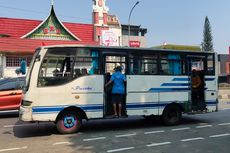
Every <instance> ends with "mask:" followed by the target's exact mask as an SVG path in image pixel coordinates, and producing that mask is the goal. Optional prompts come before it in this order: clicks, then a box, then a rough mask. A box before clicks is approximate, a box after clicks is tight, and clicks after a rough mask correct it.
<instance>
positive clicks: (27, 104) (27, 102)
mask: <svg viewBox="0 0 230 153" xmlns="http://www.w3.org/2000/svg"><path fill="white" fill-rule="evenodd" d="M31 104H32V101H27V100H22V106H31Z"/></svg>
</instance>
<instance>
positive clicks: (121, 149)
mask: <svg viewBox="0 0 230 153" xmlns="http://www.w3.org/2000/svg"><path fill="white" fill-rule="evenodd" d="M134 148H135V147H128V148H120V149H114V150H108V151H107V152H119V151H125V150H131V149H134Z"/></svg>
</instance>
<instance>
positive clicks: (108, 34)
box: [102, 30, 119, 46]
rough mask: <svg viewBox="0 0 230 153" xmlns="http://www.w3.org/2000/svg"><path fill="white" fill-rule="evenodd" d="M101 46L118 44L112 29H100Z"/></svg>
mask: <svg viewBox="0 0 230 153" xmlns="http://www.w3.org/2000/svg"><path fill="white" fill-rule="evenodd" d="M102 45H103V46H119V42H118V37H117V35H116V33H114V32H113V31H112V30H102Z"/></svg>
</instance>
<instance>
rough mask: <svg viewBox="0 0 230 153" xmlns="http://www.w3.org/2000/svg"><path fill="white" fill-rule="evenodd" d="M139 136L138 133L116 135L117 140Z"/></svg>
mask: <svg viewBox="0 0 230 153" xmlns="http://www.w3.org/2000/svg"><path fill="white" fill-rule="evenodd" d="M134 135H137V134H136V133H131V134H124V135H115V137H116V138H121V137H130V136H134Z"/></svg>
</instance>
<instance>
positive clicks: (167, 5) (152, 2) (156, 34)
mask: <svg viewBox="0 0 230 153" xmlns="http://www.w3.org/2000/svg"><path fill="white" fill-rule="evenodd" d="M136 2H137V0H107V1H106V5H107V6H108V7H109V14H112V15H117V17H118V18H119V21H120V23H121V24H128V16H129V13H130V10H131V8H132V7H133V6H134V4H135V3H136ZM139 2H140V3H139V4H138V5H137V6H136V7H135V8H134V10H133V12H132V15H131V20H130V23H131V24H133V25H141V27H142V28H147V30H148V33H147V35H146V37H147V40H148V47H152V46H158V45H162V44H163V43H167V44H178V45H200V44H201V42H202V40H203V29H204V21H205V17H206V16H207V17H208V18H209V21H210V25H211V30H212V36H213V45H214V50H215V51H216V52H218V53H219V54H228V48H229V46H230V17H229V15H230V0H139ZM92 5H93V2H92V0H54V9H55V12H56V14H57V16H58V18H59V20H61V21H62V22H74V23H89V24H90V23H92ZM50 8H51V0H0V17H9V18H22V19H35V20H44V19H46V17H47V16H48V15H49V12H50Z"/></svg>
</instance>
